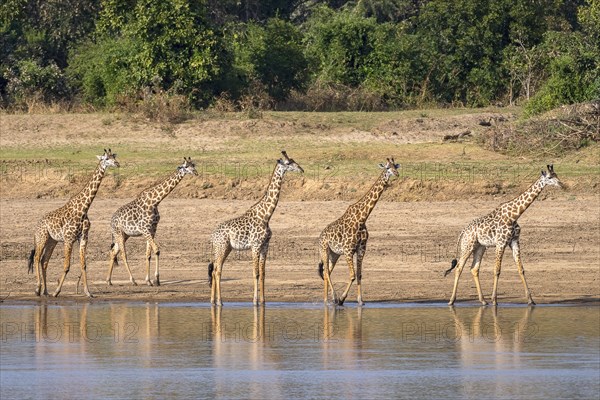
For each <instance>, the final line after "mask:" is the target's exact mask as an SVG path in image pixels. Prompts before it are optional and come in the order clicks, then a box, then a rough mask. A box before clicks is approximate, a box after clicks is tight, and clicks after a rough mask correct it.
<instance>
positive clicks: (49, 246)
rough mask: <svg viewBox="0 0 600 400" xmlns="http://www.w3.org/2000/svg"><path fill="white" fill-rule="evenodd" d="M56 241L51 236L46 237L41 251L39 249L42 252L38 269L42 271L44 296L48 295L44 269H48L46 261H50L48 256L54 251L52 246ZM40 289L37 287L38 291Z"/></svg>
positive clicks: (54, 245)
mask: <svg viewBox="0 0 600 400" xmlns="http://www.w3.org/2000/svg"><path fill="white" fill-rule="evenodd" d="M56 244H57V242H56V241H55V240H53V239H51V238H48V241H47V242H46V245H45V246H44V249H43V251H41V253H43V254H42V259H41V261H40V267H39V268H38V269H41V273H42V277H43V283H44V291H43V293H44V296H48V288H47V286H46V271H47V270H48V263H49V262H50V257H51V256H52V252H54V248H55V247H56ZM39 291H40V290H39V289H38V291H36V292H39Z"/></svg>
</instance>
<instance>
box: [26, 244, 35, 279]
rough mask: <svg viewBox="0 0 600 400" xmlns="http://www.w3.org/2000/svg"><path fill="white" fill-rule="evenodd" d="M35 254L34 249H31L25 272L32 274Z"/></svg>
mask: <svg viewBox="0 0 600 400" xmlns="http://www.w3.org/2000/svg"><path fill="white" fill-rule="evenodd" d="M34 256H35V249H32V250H31V253H29V262H28V263H27V273H28V274H33V257H34Z"/></svg>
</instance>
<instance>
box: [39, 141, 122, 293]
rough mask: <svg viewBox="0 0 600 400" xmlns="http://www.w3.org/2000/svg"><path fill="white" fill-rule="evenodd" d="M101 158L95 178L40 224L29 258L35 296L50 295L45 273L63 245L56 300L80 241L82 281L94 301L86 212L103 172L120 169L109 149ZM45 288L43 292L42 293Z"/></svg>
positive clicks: (46, 216)
mask: <svg viewBox="0 0 600 400" xmlns="http://www.w3.org/2000/svg"><path fill="white" fill-rule="evenodd" d="M97 157H98V160H99V162H98V166H97V167H96V170H95V171H94V173H93V174H92V178H91V179H90V181H89V182H88V184H87V185H86V186H85V187H84V188H83V189H82V190H81V191H80V192H79V193H78V194H76V195H75V196H73V197H71V199H70V200H69V201H68V202H67V203H66V204H65V205H64V206H62V207H60V208H59V209H57V210H54V211H51V212H49V213H48V214H46V215H45V216H44V217H43V218H42V219H41V220H40V222H38V224H37V227H36V229H35V233H34V248H33V250H31V254H30V256H29V267H28V268H29V272H30V273H31V272H33V268H34V265H35V268H36V274H37V286H36V289H35V294H36V295H38V296H39V295H40V294H41V293H43V294H44V295H45V296H46V295H48V289H47V286H46V270H47V269H48V262H49V261H50V257H51V256H52V252H53V251H54V248H55V247H56V244H57V243H58V242H64V248H65V261H64V270H63V274H62V277H61V278H60V281H59V283H58V287H57V288H56V291H55V292H54V297H56V296H58V294H59V293H60V291H61V289H62V286H63V283H64V282H65V278H66V277H67V273H68V272H69V269H70V267H71V253H72V251H73V243H75V241H79V259H80V262H81V274H82V277H83V288H84V292H85V294H86V295H87V296H88V297H93V296H92V294H91V293H90V291H89V289H88V285H87V274H86V269H87V266H86V263H85V253H86V248H87V242H88V234H89V230H90V226H91V224H90V220H89V218H88V216H87V212H88V210H89V208H90V206H91V205H92V201H93V200H94V197H96V193H97V192H98V188H99V187H100V183H101V182H102V178H103V177H104V172H105V171H106V169H107V168H108V167H118V166H119V163H118V162H117V160H116V157H117V155H116V154H114V153H112V151H111V150H110V149H108V151H107V150H106V149H105V150H104V154H103V155H101V156H97ZM42 285H43V292H42Z"/></svg>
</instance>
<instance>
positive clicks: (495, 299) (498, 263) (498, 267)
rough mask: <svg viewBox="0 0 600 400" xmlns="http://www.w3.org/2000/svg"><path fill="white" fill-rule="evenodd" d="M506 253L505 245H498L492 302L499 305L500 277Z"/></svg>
mask: <svg viewBox="0 0 600 400" xmlns="http://www.w3.org/2000/svg"><path fill="white" fill-rule="evenodd" d="M503 254H504V245H497V246H496V264H495V266H494V288H493V289H492V304H493V305H498V278H500V270H501V269H502V255H503Z"/></svg>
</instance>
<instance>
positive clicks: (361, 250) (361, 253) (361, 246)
mask: <svg viewBox="0 0 600 400" xmlns="http://www.w3.org/2000/svg"><path fill="white" fill-rule="evenodd" d="M364 236H365V237H364V238H363V239H362V240H361V241H360V242H359V243H358V250H357V251H356V285H357V286H358V287H357V291H358V292H357V296H358V297H357V298H356V301H357V303H358V305H359V306H362V305H364V304H365V303H364V302H363V300H362V289H361V286H360V281H361V280H362V262H363V258H364V257H365V253H366V252H367V239H368V234H366V230H365V235H364Z"/></svg>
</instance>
